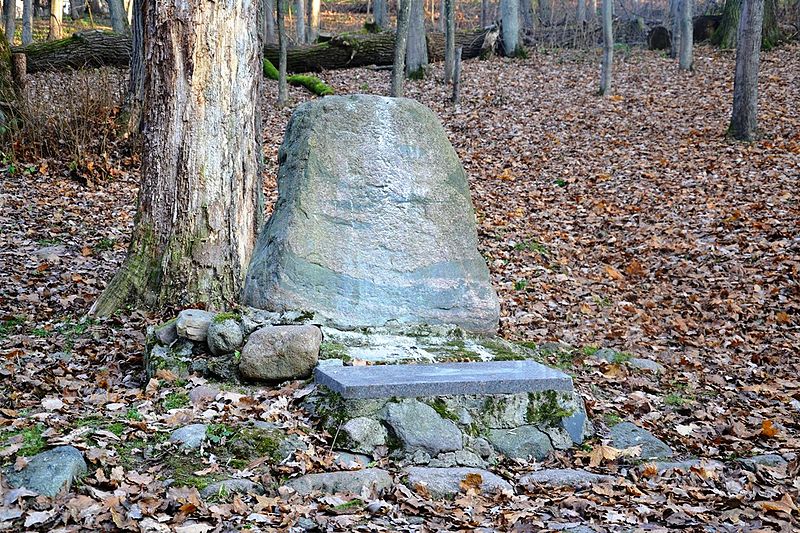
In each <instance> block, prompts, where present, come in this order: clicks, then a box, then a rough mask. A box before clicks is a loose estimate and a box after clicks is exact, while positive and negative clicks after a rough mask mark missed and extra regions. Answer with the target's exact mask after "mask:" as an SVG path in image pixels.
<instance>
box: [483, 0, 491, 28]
mask: <svg viewBox="0 0 800 533" xmlns="http://www.w3.org/2000/svg"><path fill="white" fill-rule="evenodd" d="M491 16H492V15H491V14H490V13H489V0H481V28H485V27H486V26H488V25H489V24H491V23H490V22H489V20H490V19H491Z"/></svg>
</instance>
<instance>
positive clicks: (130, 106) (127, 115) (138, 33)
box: [120, 0, 144, 134]
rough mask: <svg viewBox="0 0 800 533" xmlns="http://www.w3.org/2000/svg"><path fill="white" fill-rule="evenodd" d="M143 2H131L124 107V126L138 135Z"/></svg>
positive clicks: (140, 104)
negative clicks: (126, 89)
mask: <svg viewBox="0 0 800 533" xmlns="http://www.w3.org/2000/svg"><path fill="white" fill-rule="evenodd" d="M142 2H143V0H132V2H131V17H132V18H131V25H132V26H131V54H130V56H131V63H130V67H131V68H130V74H129V75H128V94H127V95H126V96H125V103H124V104H123V106H122V113H120V116H121V118H122V126H123V127H124V129H125V131H126V132H127V133H129V134H132V133H137V132H139V130H140V129H141V126H142V104H143V101H144V57H143V56H144V28H143V24H144V20H143V16H144V14H143V13H142Z"/></svg>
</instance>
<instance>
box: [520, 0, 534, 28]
mask: <svg viewBox="0 0 800 533" xmlns="http://www.w3.org/2000/svg"><path fill="white" fill-rule="evenodd" d="M519 17H520V22H521V24H522V29H524V30H525V31H526V32H532V31H533V4H532V2H531V0H519Z"/></svg>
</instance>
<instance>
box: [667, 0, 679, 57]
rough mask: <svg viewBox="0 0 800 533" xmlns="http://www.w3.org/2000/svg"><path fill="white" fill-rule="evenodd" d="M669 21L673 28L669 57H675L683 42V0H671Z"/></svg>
mask: <svg viewBox="0 0 800 533" xmlns="http://www.w3.org/2000/svg"><path fill="white" fill-rule="evenodd" d="M669 21H670V28H671V30H672V35H671V40H670V49H669V57H671V58H672V59H675V58H676V57H678V55H679V51H680V43H681V0H669Z"/></svg>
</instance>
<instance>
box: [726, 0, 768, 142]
mask: <svg viewBox="0 0 800 533" xmlns="http://www.w3.org/2000/svg"><path fill="white" fill-rule="evenodd" d="M763 20H764V0H742V16H741V19H740V20H739V32H738V33H739V34H738V36H737V42H738V45H737V47H736V74H735V75H734V79H733V110H732V112H731V124H730V128H729V133H730V135H731V136H733V138H735V139H738V140H740V141H752V140H754V139H755V138H756V134H757V131H758V66H759V54H760V51H761V39H762V28H761V25H762V24H763Z"/></svg>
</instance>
